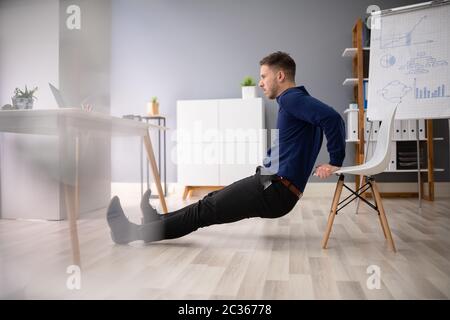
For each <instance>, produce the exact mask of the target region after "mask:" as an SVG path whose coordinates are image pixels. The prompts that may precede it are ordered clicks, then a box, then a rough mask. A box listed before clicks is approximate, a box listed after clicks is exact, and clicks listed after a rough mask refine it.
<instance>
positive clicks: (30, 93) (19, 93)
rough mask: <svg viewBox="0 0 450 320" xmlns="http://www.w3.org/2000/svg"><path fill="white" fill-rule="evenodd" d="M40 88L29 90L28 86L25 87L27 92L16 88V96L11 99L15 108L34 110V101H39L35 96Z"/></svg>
mask: <svg viewBox="0 0 450 320" xmlns="http://www.w3.org/2000/svg"><path fill="white" fill-rule="evenodd" d="M37 89H38V88H37V87H35V88H34V89H32V90H28V88H27V86H25V91H23V90H21V89H19V88H16V89H15V90H14V96H13V97H12V98H11V100H12V103H13V106H14V107H15V108H17V109H32V108H33V102H34V99H37V98H36V97H35V96H34V93H35V92H36V90H37Z"/></svg>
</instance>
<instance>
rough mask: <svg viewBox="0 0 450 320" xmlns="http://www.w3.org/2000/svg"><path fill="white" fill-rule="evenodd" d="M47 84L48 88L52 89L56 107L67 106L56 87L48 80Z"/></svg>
mask: <svg viewBox="0 0 450 320" xmlns="http://www.w3.org/2000/svg"><path fill="white" fill-rule="evenodd" d="M48 85H49V86H50V90H52V93H53V96H54V97H55V100H56V103H57V104H58V107H60V108H67V104H66V101H65V100H64V98H63V97H62V95H61V92H60V91H59V90H58V89H56V87H55V86H54V85H52V84H51V83H50V82H49V83H48Z"/></svg>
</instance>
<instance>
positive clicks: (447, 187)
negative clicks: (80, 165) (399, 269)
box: [111, 182, 450, 205]
mask: <svg viewBox="0 0 450 320" xmlns="http://www.w3.org/2000/svg"><path fill="white" fill-rule="evenodd" d="M349 185H350V186H353V187H354V183H350V184H349ZM378 186H379V189H380V192H417V183H413V182H386V183H383V182H379V183H378ZM426 186H427V185H426V184H425V193H426V192H427V188H426ZM150 187H151V189H152V194H155V195H156V194H157V193H156V186H155V184H151V186H150ZM335 188H336V183H335V182H310V183H308V184H307V185H306V188H305V192H304V196H305V197H324V195H329V197H331V196H332V195H333V193H334V189H335ZM144 191H145V189H144ZM183 191H184V185H180V184H178V183H168V184H167V195H168V196H170V195H176V194H178V195H180V197H181V195H182V194H183ZM434 193H435V197H439V198H449V197H450V182H435V184H434ZM111 194H112V195H113V196H114V195H118V196H119V197H120V199H121V201H122V203H124V204H125V205H126V204H127V203H129V204H136V203H138V202H139V201H140V199H141V184H140V183H122V182H113V183H112V184H111ZM345 194H349V192H348V191H347V190H345V189H344V190H343V195H345Z"/></svg>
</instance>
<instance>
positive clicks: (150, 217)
mask: <svg viewBox="0 0 450 320" xmlns="http://www.w3.org/2000/svg"><path fill="white" fill-rule="evenodd" d="M151 194H152V191H151V190H150V189H148V190H147V191H145V193H144V195H143V196H142V200H141V211H142V215H143V219H142V224H146V223H150V222H153V221H158V220H160V218H161V217H160V214H159V213H158V211H156V209H155V208H153V207H152V206H151V205H150V196H151Z"/></svg>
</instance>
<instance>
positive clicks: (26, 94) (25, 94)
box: [14, 86, 38, 100]
mask: <svg viewBox="0 0 450 320" xmlns="http://www.w3.org/2000/svg"><path fill="white" fill-rule="evenodd" d="M37 89H38V87H34V89H32V90H28V88H27V86H25V91H23V90H21V89H19V88H16V89H15V90H14V98H25V99H33V100H35V99H37V98H36V96H35V95H34V93H35V92H36V91H37Z"/></svg>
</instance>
